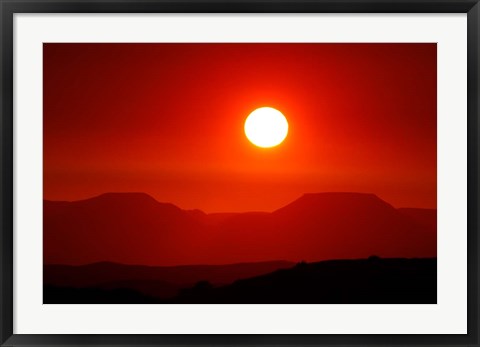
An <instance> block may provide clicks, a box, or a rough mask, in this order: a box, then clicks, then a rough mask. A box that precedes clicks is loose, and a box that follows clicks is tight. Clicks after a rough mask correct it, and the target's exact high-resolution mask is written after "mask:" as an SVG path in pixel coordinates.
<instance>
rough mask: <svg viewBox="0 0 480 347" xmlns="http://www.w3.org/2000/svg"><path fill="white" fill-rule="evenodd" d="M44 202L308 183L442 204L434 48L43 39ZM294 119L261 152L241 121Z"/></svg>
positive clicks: (251, 196) (257, 198)
mask: <svg viewBox="0 0 480 347" xmlns="http://www.w3.org/2000/svg"><path fill="white" fill-rule="evenodd" d="M43 48H44V114H43V116H44V148H43V150H44V198H45V199H48V200H79V199H84V198H88V197H92V196H95V195H99V194H102V193H105V192H145V193H147V194H150V195H151V196H153V197H154V198H156V199H157V200H158V201H161V202H171V203H173V204H175V205H177V206H179V207H181V208H184V209H196V208H198V209H201V210H203V211H205V212H222V211H238V212H240V211H253V210H260V211H272V210H275V209H277V208H280V207H282V206H284V205H286V204H287V203H289V202H291V201H293V200H294V199H296V198H298V197H299V196H301V195H302V194H304V193H314V192H336V191H339V192H340V191H342V192H345V191H348V192H368V193H374V194H376V195H378V196H379V197H380V198H382V199H384V200H385V201H387V202H389V203H391V204H392V205H394V206H395V207H426V208H435V207H436V199H437V194H436V186H437V180H436V177H437V171H436V166H437V163H436V160H437V159H436V158H437V155H436V153H437V123H436V120H437V109H436V105H437V99H436V95H437V94H436V87H437V80H436V71H437V53H436V51H437V48H436V44H315V43H312V44H308V43H307V44H75V43H69V44H60V43H47V44H44V47H43ZM263 106H269V107H273V108H276V109H278V110H279V111H281V112H282V113H283V114H284V115H285V117H286V118H287V120H288V124H289V130H288V136H287V137H286V139H285V140H284V141H283V143H281V144H280V145H279V146H276V147H273V148H259V147H256V146H254V145H253V144H252V143H251V142H249V140H248V139H247V138H246V136H245V133H244V122H245V119H246V117H247V116H248V115H249V114H250V113H251V112H252V111H253V110H255V109H256V108H259V107H263Z"/></svg>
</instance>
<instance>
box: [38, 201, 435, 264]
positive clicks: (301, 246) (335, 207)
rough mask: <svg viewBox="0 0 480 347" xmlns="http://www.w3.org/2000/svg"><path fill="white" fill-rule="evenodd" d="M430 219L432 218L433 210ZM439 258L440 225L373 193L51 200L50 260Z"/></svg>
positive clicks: (47, 217)
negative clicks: (237, 202) (247, 206)
mask: <svg viewBox="0 0 480 347" xmlns="http://www.w3.org/2000/svg"><path fill="white" fill-rule="evenodd" d="M427 220H431V218H430V219H428V218H427ZM371 254H376V255H379V256H381V257H435V256H436V232H432V224H431V223H430V224H426V223H425V221H424V220H423V219H422V218H419V217H418V216H417V217H415V216H413V215H412V213H411V210H405V209H400V210H399V209H396V208H394V207H393V206H391V205H390V204H388V203H386V202H385V201H383V200H381V199H380V198H378V197H377V196H375V195H373V194H363V193H317V194H305V195H303V196H302V197H300V198H299V199H297V200H295V201H293V202H292V203H290V204H288V205H287V206H284V207H283V208H280V209H278V210H276V211H274V212H272V213H265V212H251V213H227V214H223V213H222V214H205V213H203V212H202V211H199V210H193V211H192V210H190V211H188V210H182V209H180V208H178V207H176V206H174V205H172V204H168V203H160V202H158V201H156V200H155V199H153V198H152V197H150V196H149V195H147V194H143V193H108V194H103V195H100V196H98V197H94V198H91V199H86V200H81V201H73V202H53V201H44V263H45V264H67V265H68V264H70V265H79V264H87V263H95V262H102V261H110V262H118V263H125V264H142V265H178V264H228V263H239V262H261V261H267V260H272V259H287V260H289V261H295V262H297V261H300V260H306V261H309V262H310V261H319V260H326V259H353V258H365V257H368V256H370V255H371Z"/></svg>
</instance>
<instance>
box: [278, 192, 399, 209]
mask: <svg viewBox="0 0 480 347" xmlns="http://www.w3.org/2000/svg"><path fill="white" fill-rule="evenodd" d="M332 208H335V209H339V208H341V209H345V210H358V211H362V210H363V211H365V210H371V209H375V210H378V209H382V210H394V207H393V206H392V205H390V204H388V203H387V202H385V201H383V200H382V199H380V198H379V197H378V196H376V195H375V194H371V193H351V192H326V193H306V194H304V195H302V196H301V197H300V198H298V199H297V200H295V201H293V202H292V203H290V204H288V205H286V206H285V207H282V208H280V209H278V210H276V211H275V213H288V212H289V211H292V212H293V211H298V210H304V211H309V210H328V209H332Z"/></svg>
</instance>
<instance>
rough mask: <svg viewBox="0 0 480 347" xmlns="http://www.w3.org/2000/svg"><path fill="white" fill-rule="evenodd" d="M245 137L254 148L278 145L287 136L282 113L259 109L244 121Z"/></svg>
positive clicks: (285, 123) (286, 124)
mask: <svg viewBox="0 0 480 347" xmlns="http://www.w3.org/2000/svg"><path fill="white" fill-rule="evenodd" d="M244 129H245V135H246V136H247V138H248V140H250V142H251V143H253V144H254V145H255V146H258V147H262V148H269V147H274V146H277V145H279V144H280V143H282V142H283V140H285V137H287V134H288V122H287V119H286V118H285V116H284V115H283V114H282V112H280V111H278V110H276V109H274V108H272V107H261V108H257V109H256V110H255V111H253V112H252V113H250V115H249V116H248V117H247V119H246V120H245V127H244Z"/></svg>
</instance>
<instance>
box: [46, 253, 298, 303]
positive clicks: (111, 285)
mask: <svg viewBox="0 0 480 347" xmlns="http://www.w3.org/2000/svg"><path fill="white" fill-rule="evenodd" d="M294 265H295V263H292V262H288V261H268V262H259V263H240V264H226V265H184V266H143V265H126V264H117V263H110V262H101V263H94V264H87V265H80V266H72V265H44V267H43V283H44V285H49V286H56V287H70V288H80V289H81V288H87V287H88V288H96V289H104V290H110V289H112V290H113V289H117V288H122V289H124V290H133V291H137V292H139V293H141V294H142V295H147V296H154V297H158V298H170V297H173V296H175V295H176V294H177V293H178V291H179V290H180V289H181V288H186V287H191V286H193V285H194V284H195V283H197V282H199V281H208V282H209V283H211V284H212V285H214V286H220V285H226V284H230V283H232V282H234V281H236V280H239V279H242V278H249V277H254V276H259V275H263V274H267V273H270V272H273V271H275V270H278V269H284V268H290V267H292V266H294Z"/></svg>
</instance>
